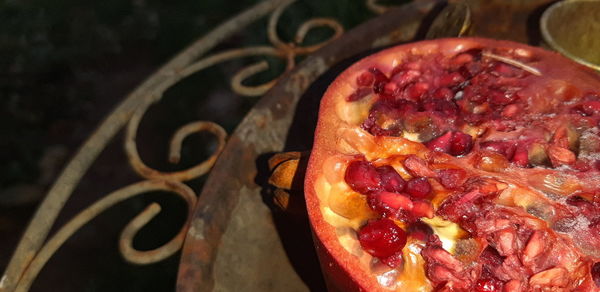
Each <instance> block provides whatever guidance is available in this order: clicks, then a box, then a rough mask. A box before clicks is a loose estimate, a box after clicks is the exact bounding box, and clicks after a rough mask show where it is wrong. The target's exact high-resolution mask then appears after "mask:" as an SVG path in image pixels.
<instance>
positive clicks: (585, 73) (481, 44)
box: [304, 38, 600, 291]
mask: <svg viewBox="0 0 600 292" xmlns="http://www.w3.org/2000/svg"><path fill="white" fill-rule="evenodd" d="M478 48H509V49H522V50H523V51H525V52H529V53H531V54H532V55H533V56H534V61H533V66H535V68H536V69H537V70H539V72H540V73H541V74H542V75H543V76H544V78H548V79H549V80H551V79H554V80H569V82H571V83H572V84H573V85H575V86H576V87H577V88H578V89H579V90H582V91H587V90H593V89H595V90H597V88H598V87H596V88H593V87H592V86H594V85H595V86H598V84H599V83H600V82H599V79H598V76H597V75H596V73H595V72H593V71H591V70H589V69H587V68H585V67H583V66H581V65H578V64H576V63H574V62H572V61H570V60H568V59H566V58H564V57H562V56H560V55H559V54H557V53H554V52H548V51H545V50H542V49H539V48H535V47H531V46H527V45H523V44H519V43H515V42H510V41H500V40H490V39H482V38H460V39H452V38H451V39H437V40H430V41H422V42H416V43H410V44H404V45H400V46H396V47H392V48H389V49H386V50H382V51H380V52H378V53H376V54H373V55H371V56H368V57H366V58H364V59H362V60H360V61H358V62H357V63H355V64H353V65H352V66H350V67H349V68H348V69H346V70H345V71H344V72H343V73H341V74H340V75H339V76H338V77H337V78H336V79H335V80H334V81H333V82H332V83H331V84H330V86H329V88H328V89H327V91H326V92H325V94H324V95H323V98H322V100H321V103H320V110H319V118H318V122H317V127H316V130H315V139H314V145H313V148H312V152H311V155H310V160H309V163H308V168H307V172H306V178H305V184H304V190H305V198H306V205H307V210H308V215H309V220H310V224H311V227H312V230H313V235H314V241H315V245H316V247H317V252H318V255H319V259H320V262H321V267H322V270H323V273H324V275H325V278H326V281H327V284H328V288H329V289H330V290H332V291H335V290H339V291H389V289H386V288H384V287H382V286H381V285H380V284H379V283H378V281H377V279H376V277H375V275H373V274H372V273H371V272H370V271H367V270H366V269H364V268H362V267H361V265H360V263H359V261H358V258H357V257H356V256H354V255H352V254H351V253H349V252H348V251H346V250H345V249H344V248H343V247H342V245H341V244H340V242H339V240H338V237H337V235H336V230H335V227H334V226H332V225H330V224H329V223H328V222H327V221H326V220H325V218H324V216H323V214H322V213H321V210H322V208H321V207H322V206H323V204H327V202H321V201H320V200H319V197H318V194H317V193H316V190H315V186H316V182H317V180H318V179H319V178H320V177H321V176H322V175H323V174H322V172H323V162H324V161H325V159H327V158H328V157H330V156H333V155H337V154H339V153H340V151H339V145H338V143H337V137H338V129H340V128H344V127H346V128H348V127H350V128H359V127H360V126H359V124H357V123H356V121H355V120H354V121H353V120H349V119H346V120H342V119H341V118H340V117H339V113H338V107H339V105H340V103H342V102H347V101H346V98H347V96H348V95H350V94H352V93H353V92H354V90H355V89H356V85H355V83H356V81H355V80H356V77H357V76H358V75H359V74H360V73H361V72H364V71H366V70H368V69H369V68H371V67H374V66H375V67H377V68H379V69H380V70H381V71H383V72H390V71H391V70H392V68H393V67H394V66H396V65H397V64H398V60H401V59H402V57H404V56H406V55H407V54H431V53H441V54H444V55H449V56H453V55H455V54H456V53H457V52H463V51H467V50H469V49H478Z"/></svg>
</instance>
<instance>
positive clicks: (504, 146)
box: [479, 141, 516, 159]
mask: <svg viewBox="0 0 600 292" xmlns="http://www.w3.org/2000/svg"><path fill="white" fill-rule="evenodd" d="M479 147H480V148H481V149H484V150H489V151H493V152H496V153H500V154H502V155H504V157H506V158H507V159H511V158H512V157H513V155H514V154H515V149H516V145H515V143H514V142H509V141H484V142H481V143H479Z"/></svg>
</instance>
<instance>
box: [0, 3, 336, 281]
mask: <svg viewBox="0 0 600 292" xmlns="http://www.w3.org/2000/svg"><path fill="white" fill-rule="evenodd" d="M294 1H295V0H268V1H264V2H261V3H259V4H257V5H256V6H254V7H252V8H250V9H248V10H246V11H244V12H242V13H241V14H239V15H237V16H236V17H234V18H232V19H231V20H229V21H227V22H225V23H223V24H222V25H220V26H219V27H217V28H216V29H214V30H213V31H212V32H210V33H209V34H207V35H206V36H204V37H202V38H200V39H199V40H197V41H196V42H194V43H193V44H192V45H190V46H189V47H188V48H187V49H186V50H184V51H183V52H181V53H180V54H179V55H177V56H176V57H175V58H174V59H172V60H171V61H170V62H169V63H167V64H166V65H164V66H163V67H162V68H161V69H159V70H158V71H157V72H156V73H155V74H153V75H152V76H150V77H149V78H148V79H147V80H146V81H145V82H143V83H142V84H141V85H140V86H139V87H138V88H137V89H136V90H135V91H133V92H132V93H131V94H130V95H128V96H127V97H126V98H125V99H124V100H123V101H122V102H121V103H120V104H119V105H118V107H117V108H116V109H115V110H114V111H113V112H111V113H110V114H109V115H108V117H107V118H106V119H105V120H104V121H103V122H102V123H101V124H100V126H99V127H98V129H97V130H96V131H95V132H94V133H93V134H92V135H91V136H90V138H89V139H88V140H86V142H85V143H84V144H83V145H82V147H81V148H80V149H79V151H78V152H77V153H76V154H75V156H74V157H73V158H72V160H70V161H69V163H68V164H67V166H66V168H65V170H64V171H63V172H62V173H61V174H60V176H59V177H58V179H57V180H56V182H55V183H54V185H53V186H52V188H51V189H50V190H49V192H48V194H47V195H46V197H45V199H44V200H43V202H42V203H41V205H40V207H39V209H38V210H37V211H36V213H35V214H34V216H33V218H32V221H31V223H30V224H29V226H28V228H27V229H26V231H25V234H24V235H23V238H22V239H21V241H20V242H19V245H18V246H17V249H16V251H15V253H14V254H13V257H12V259H11V261H10V263H9V265H8V267H7V269H6V271H5V273H4V274H3V276H2V277H1V278H0V292H9V291H11V292H12V291H28V290H29V288H30V287H31V284H32V283H33V281H34V280H35V278H36V276H37V275H38V273H39V272H40V271H41V269H42V268H43V266H44V265H45V264H46V262H47V261H48V260H49V259H50V258H51V257H52V255H53V254H54V253H55V252H56V251H57V250H58V249H59V248H60V247H61V245H62V244H63V243H64V242H65V241H66V240H68V239H69V238H70V237H71V236H72V235H73V234H74V233H75V232H76V231H77V230H79V229H80V228H81V227H83V226H84V225H85V224H87V223H88V222H89V221H90V220H92V219H93V218H95V217H96V216H98V215H99V214H100V213H102V212H103V211H105V210H107V209H109V208H111V207H112V206H114V205H115V204H118V203H120V202H122V201H124V200H127V199H129V198H132V197H134V196H138V195H140V194H143V193H146V192H150V191H156V190H161V191H168V192H170V193H174V194H176V195H178V196H179V197H180V198H181V199H183V200H184V201H185V202H186V204H187V208H188V220H187V221H186V223H185V224H184V225H183V226H182V227H181V228H180V231H179V233H178V234H177V235H176V236H175V237H174V238H172V239H171V240H170V241H169V242H168V243H166V244H164V245H162V246H160V247H158V248H156V249H154V250H150V251H139V250H136V249H135V248H134V247H133V246H132V240H133V238H134V237H135V235H136V233H137V232H138V231H139V230H140V229H141V228H142V227H143V226H144V225H145V224H147V223H148V222H149V221H150V220H152V218H153V217H154V216H156V215H157V214H158V213H159V212H160V210H161V207H160V205H158V204H157V203H152V204H150V205H149V206H148V207H146V209H145V210H144V211H142V212H141V213H140V214H138V215H137V216H136V217H135V218H134V219H132V220H131V221H130V222H129V223H128V224H127V226H125V228H124V229H123V231H122V233H121V237H120V240H119V250H120V252H121V254H122V255H123V257H124V258H125V259H126V260H127V261H129V262H131V263H135V264H150V263H155V262H158V261H161V260H163V259H165V258H167V257H169V256H171V255H172V254H174V253H175V252H177V251H178V250H179V249H180V248H181V245H182V242H183V239H184V236H185V233H186V230H187V227H188V223H189V220H190V216H191V214H192V211H193V208H194V207H195V205H196V193H195V192H194V191H193V190H192V189H191V188H190V187H188V186H187V185H185V184H184V183H183V182H184V181H188V180H191V179H193V178H197V177H199V176H202V175H204V174H206V173H207V172H208V171H209V170H210V168H211V167H212V166H213V165H214V163H215V161H216V159H217V157H218V155H219V154H220V152H221V151H222V150H223V148H224V147H225V142H226V138H227V133H226V132H225V130H224V129H223V128H221V127H220V126H219V125H217V124H215V123H212V122H207V121H197V122H192V123H189V124H187V125H184V126H182V127H181V128H179V129H178V130H177V131H176V132H175V134H174V135H173V137H172V139H171V141H170V150H169V161H170V162H172V163H177V162H178V161H179V159H180V149H181V144H182V141H183V140H184V139H185V138H186V137H187V136H189V135H190V134H193V133H196V132H201V131H205V132H209V133H211V134H213V135H214V136H215V137H216V138H217V141H218V146H217V148H216V150H215V151H214V153H213V154H212V155H211V156H210V157H209V158H207V159H206V160H204V161H203V162H201V163H200V164H198V165H196V166H193V167H191V168H189V169H186V170H181V171H175V172H161V171H159V170H156V169H153V168H151V167H149V166H147V165H146V164H145V163H144V162H143V161H142V159H141V158H140V156H139V154H138V151H137V144H136V133H137V129H138V126H139V123H140V121H141V119H142V117H143V115H144V114H145V113H146V111H147V109H148V108H149V107H150V106H151V105H152V104H154V103H156V102H158V101H159V100H160V99H161V98H162V96H163V93H164V92H165V91H166V90H167V89H169V88H170V87H171V86H173V85H174V84H176V83H178V82H179V81H181V80H182V79H184V78H186V77H187V76H190V75H191V74H194V73H196V72H198V71H200V70H203V69H206V68H208V67H210V66H213V65H216V64H219V63H222V62H225V61H228V60H232V59H235V58H242V57H247V56H273V57H277V58H282V59H284V60H285V62H286V70H290V69H292V68H293V67H294V65H295V61H296V57H298V56H301V55H306V54H310V53H312V52H314V51H316V50H317V49H319V48H321V47H322V46H324V45H325V44H327V42H329V41H330V40H332V39H335V38H337V37H339V36H341V35H342V33H343V31H344V30H343V27H342V26H341V25H340V24H339V23H338V22H337V21H335V20H333V19H328V18H314V19H310V20H308V21H306V22H304V23H303V24H302V25H301V26H300V27H299V28H298V30H297V32H296V36H295V38H294V40H293V41H291V42H285V41H283V40H281V39H280V38H279V36H278V35H277V32H276V27H277V24H278V20H279V18H280V16H281V14H282V13H283V12H284V10H285V9H286V7H288V6H289V5H290V4H291V3H293V2H294ZM268 13H271V16H270V19H269V23H268V27H267V31H268V38H269V41H270V43H271V45H272V46H256V47H249V48H241V49H232V50H228V51H225V52H220V53H217V54H214V55H211V56H208V57H205V58H202V59H200V57H201V56H202V55H204V54H206V53H207V52H208V51H209V50H210V49H212V48H213V47H215V46H216V45H217V44H219V43H220V42H221V41H223V40H224V39H226V38H227V37H229V36H231V35H232V34H233V33H235V32H237V31H239V30H241V29H242V28H243V27H245V26H246V25H248V24H250V23H251V22H253V21H255V20H257V19H259V18H261V17H263V16H265V15H267V14H268ZM319 26H325V27H329V28H330V29H331V30H333V34H332V36H331V37H330V38H329V39H328V40H325V41H323V42H321V43H319V44H315V45H311V46H302V45H301V44H302V43H303V40H304V38H305V36H306V35H307V34H308V33H309V32H310V30H312V29H313V28H316V27H319ZM267 68H268V65H267V63H266V62H265V61H261V62H258V63H255V64H252V65H250V66H248V67H246V68H243V69H241V70H240V71H239V72H237V73H236V74H235V75H234V76H233V78H232V79H231V87H232V90H233V91H234V92H236V93H238V94H240V95H245V96H258V95H262V94H264V93H265V92H266V91H267V90H268V89H269V88H271V87H272V86H273V84H274V83H275V82H276V81H277V78H275V79H274V80H271V81H269V82H267V83H264V84H261V85H255V86H249V85H245V84H243V81H244V80H246V79H247V78H248V77H250V76H252V75H254V74H257V73H259V72H261V71H263V70H266V69H267ZM125 126H126V131H125V145H124V147H125V153H126V154H127V157H128V159H129V163H130V165H131V167H132V168H133V169H134V170H135V172H136V173H137V174H138V175H140V176H141V177H142V178H144V179H145V180H143V181H141V182H138V183H134V184H131V185H128V186H125V187H123V188H120V189H118V190H116V191H114V192H112V193H110V194H108V195H106V196H105V197H103V198H102V199H100V200H98V201H97V202H95V203H94V204H92V205H91V206H89V207H87V208H86V209H84V210H83V211H81V212H80V213H79V214H77V215H76V216H75V217H73V218H72V219H71V220H70V221H69V222H67V223H66V224H65V225H64V226H62V227H61V228H60V229H59V230H58V232H57V233H56V234H54V235H53V236H51V237H50V238H49V239H47V236H48V233H49V231H50V228H51V227H52V225H53V224H54V222H55V220H56V218H57V216H58V214H59V213H60V211H61V210H62V208H63V206H64V204H65V202H66V201H67V199H68V198H69V197H70V196H71V194H72V192H73V190H74V189H75V187H76V186H77V185H78V183H79V182H80V180H81V179H82V177H83V175H84V174H85V173H86V172H87V170H88V169H89V167H90V166H91V164H92V163H93V162H94V161H95V160H96V158H97V157H98V155H99V154H100V152H101V151H102V150H103V149H104V148H105V147H106V145H107V144H108V142H109V141H110V140H111V139H112V138H113V137H114V136H115V134H116V133H117V132H118V131H119V130H120V129H122V128H123V127H125Z"/></svg>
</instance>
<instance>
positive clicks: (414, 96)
mask: <svg viewBox="0 0 600 292" xmlns="http://www.w3.org/2000/svg"><path fill="white" fill-rule="evenodd" d="M428 90H429V84H427V83H425V82H417V83H413V84H411V85H408V86H407V87H406V98H407V99H409V100H414V101H417V100H419V99H420V98H421V97H422V96H423V95H424V94H425V93H427V91H428Z"/></svg>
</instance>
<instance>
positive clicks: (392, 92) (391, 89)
mask: <svg viewBox="0 0 600 292" xmlns="http://www.w3.org/2000/svg"><path fill="white" fill-rule="evenodd" d="M399 93H400V87H398V84H396V83H394V82H389V83H387V84H385V86H384V87H383V94H385V95H389V96H398V95H399Z"/></svg>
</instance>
